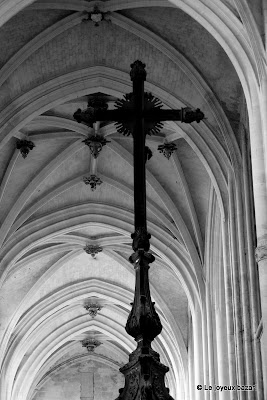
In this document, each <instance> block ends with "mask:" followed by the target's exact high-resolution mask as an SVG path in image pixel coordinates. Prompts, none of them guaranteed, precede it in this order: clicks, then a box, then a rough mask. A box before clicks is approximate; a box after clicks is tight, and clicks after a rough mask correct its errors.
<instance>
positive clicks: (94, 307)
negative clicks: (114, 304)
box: [84, 303, 103, 318]
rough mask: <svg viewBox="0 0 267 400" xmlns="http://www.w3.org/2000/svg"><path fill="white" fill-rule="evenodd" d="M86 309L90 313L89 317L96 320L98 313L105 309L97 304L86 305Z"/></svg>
mask: <svg viewBox="0 0 267 400" xmlns="http://www.w3.org/2000/svg"><path fill="white" fill-rule="evenodd" d="M84 308H85V309H86V310H87V311H88V313H89V315H90V316H91V317H92V318H95V317H96V316H97V313H98V311H100V310H101V309H102V308H103V307H101V306H100V305H99V304H97V303H87V304H85V305H84Z"/></svg>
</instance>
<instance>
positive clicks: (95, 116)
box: [73, 107, 133, 126]
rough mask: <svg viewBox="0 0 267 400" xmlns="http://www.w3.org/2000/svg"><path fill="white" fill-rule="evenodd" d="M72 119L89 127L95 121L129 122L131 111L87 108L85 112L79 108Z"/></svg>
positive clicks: (131, 115)
mask: <svg viewBox="0 0 267 400" xmlns="http://www.w3.org/2000/svg"><path fill="white" fill-rule="evenodd" d="M73 118H74V119H75V120H76V121H77V122H79V123H81V122H83V123H84V124H86V125H89V126H91V125H92V124H93V123H95V122H96V121H129V120H131V119H133V112H132V111H131V110H101V109H100V110H99V109H94V108H93V107H88V108H87V109H86V110H83V111H82V110H81V109H80V108H79V109H78V110H77V111H76V112H75V113H74V114H73Z"/></svg>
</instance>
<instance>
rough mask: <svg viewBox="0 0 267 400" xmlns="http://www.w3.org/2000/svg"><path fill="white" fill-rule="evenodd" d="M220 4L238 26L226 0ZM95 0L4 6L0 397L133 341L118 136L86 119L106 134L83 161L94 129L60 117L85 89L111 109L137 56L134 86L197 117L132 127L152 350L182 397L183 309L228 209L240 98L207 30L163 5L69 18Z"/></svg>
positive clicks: (35, 393) (193, 298) (43, 386)
mask: <svg viewBox="0 0 267 400" xmlns="http://www.w3.org/2000/svg"><path fill="white" fill-rule="evenodd" d="M177 3H181V2H177ZM185 3H187V2H185ZM188 3H191V2H190V1H188ZM198 3H200V2H198ZM215 3H218V1H217V2H215ZM219 3H221V2H219ZM222 3H223V5H222V7H223V9H224V11H225V12H226V13H229V15H231V21H234V22H235V23H236V24H237V26H238V27H239V28H240V30H242V29H244V28H243V25H242V22H241V20H240V18H239V17H238V15H239V14H238V10H237V8H236V7H235V6H234V5H233V4H234V3H232V2H230V1H229V2H228V1H224V2H222ZM23 4H25V5H27V7H25V8H23V9H22V8H21V10H20V9H19V7H22V6H23ZM95 4H96V2H92V1H82V0H75V1H66V0H64V1H63V0H58V1H48V0H43V1H41V0H39V1H36V2H31V3H30V2H26V1H24V2H23V1H22V2H21V4H20V6H18V8H17V13H16V15H14V16H13V17H12V18H10V19H8V16H9V15H10V14H9V12H11V11H8V10H7V11H6V14H5V15H3V18H6V19H8V20H7V22H6V23H5V24H4V25H3V26H2V27H1V28H0V42H1V46H2V51H1V56H0V85H1V92H0V125H1V130H0V171H1V172H0V173H1V176H0V177H1V186H0V209H1V215H0V222H1V231H0V244H1V249H0V257H1V264H0V273H1V276H0V282H1V285H2V289H1V305H0V307H1V314H2V327H3V328H2V330H1V331H0V335H1V336H0V338H1V350H0V351H1V360H2V371H4V372H3V382H4V383H5V384H4V386H2V389H1V390H2V395H3V399H6V400H16V399H19V400H22V399H23V400H24V399H25V400H26V399H27V400H39V399H42V398H43V399H45V400H46V398H45V397H42V396H45V391H46V390H47V393H48V388H49V385H50V386H51V385H52V386H53V385H55V381H56V380H57V379H58V380H59V381H60V380H61V379H62V374H64V371H66V370H68V371H69V373H70V376H71V379H72V382H74V383H73V384H75V382H76V380H77V374H78V372H79V371H80V369H81V367H82V366H83V365H84V363H86V362H88V360H94V362H95V363H96V365H97V371H98V372H97V373H98V374H99V376H100V372H101V371H102V369H103V368H104V367H103V366H106V367H107V366H108V368H110V371H113V370H114V371H117V370H118V367H119V366H120V365H122V364H123V363H125V362H126V361H127V356H128V354H129V353H130V352H131V351H132V350H133V349H134V343H133V341H132V339H131V338H128V336H127V334H126V333H125V331H124V326H125V323H126V319H127V315H128V312H129V310H130V306H129V303H130V302H131V301H132V298H133V290H134V279H133V276H134V275H133V269H132V266H131V265H130V264H129V262H128V256H129V255H130V252H131V246H130V233H132V231H133V173H132V171H133V168H132V166H133V159H132V143H131V138H126V137H123V136H121V135H119V134H118V133H117V131H116V128H115V126H114V124H112V123H110V124H106V125H105V124H101V125H100V129H99V133H100V134H101V135H103V136H105V138H106V139H108V140H110V143H108V144H107V145H106V146H105V147H104V148H103V150H102V151H101V153H100V155H99V156H98V158H97V160H95V161H94V160H93V159H92V157H91V156H90V153H89V149H88V147H87V146H85V144H84V143H83V142H82V141H83V140H84V139H85V138H86V137H87V136H88V134H89V133H92V132H93V129H92V128H88V127H86V126H84V125H81V124H78V123H76V122H75V121H74V120H73V118H72V115H73V113H74V112H75V111H76V110H77V108H79V107H80V108H85V107H86V105H87V100H88V96H93V95H94V94H98V95H99V96H101V97H102V98H104V99H105V100H107V101H108V104H109V107H111V108H112V107H114V102H115V101H116V99H119V98H122V96H123V95H124V94H125V93H128V92H129V91H130V90H131V82H130V79H129V66H130V63H131V62H133V61H134V60H135V59H141V60H142V61H143V62H145V63H146V66H147V67H146V68H147V72H148V75H147V82H146V84H145V88H146V91H149V92H151V93H152V94H153V95H154V96H156V97H158V98H159V99H160V100H161V101H162V103H163V104H164V107H165V108H167V107H169V108H177V107H186V106H189V107H193V108H196V107H199V108H200V109H201V110H202V111H203V112H204V113H205V116H206V117H207V119H206V120H205V121H203V122H201V123H200V124H195V123H194V124H192V125H186V126H184V125H182V124H181V123H174V122H172V123H165V124H164V127H163V129H162V131H161V133H160V134H158V135H155V136H151V137H148V138H147V144H148V146H149V147H150V148H151V150H152V152H153V157H152V159H151V160H150V161H148V162H147V209H148V227H149V232H150V233H151V235H152V239H151V249H152V251H153V253H154V254H155V257H156V262H155V263H154V264H153V266H152V267H151V273H150V278H151V285H152V290H151V292H152V297H153V299H154V300H155V302H156V307H157V310H158V312H159V315H160V317H161V320H162V323H163V328H164V329H163V333H162V335H160V337H159V339H157V340H156V341H155V342H156V343H155V350H156V351H158V352H159V353H160V355H161V360H162V362H163V363H164V364H166V365H168V366H169V367H170V373H169V374H168V386H169V388H170V391H171V394H172V396H174V397H175V398H181V399H184V398H185V397H184V396H185V392H186V383H185V371H186V370H187V366H188V353H187V348H188V341H189V339H190V338H189V335H188V332H189V329H190V324H192V321H191V315H192V316H194V310H196V309H198V308H201V307H202V304H203V302H204V301H205V283H206V276H205V273H206V264H207V258H209V260H211V259H212V255H211V254H210V253H209V251H208V250H207V249H208V248H209V245H210V243H213V242H214V240H215V239H214V232H215V230H216V227H215V223H214V221H219V220H220V218H222V220H223V219H224V218H226V217H227V215H228V185H229V176H231V174H233V171H234V169H235V168H236V167H238V166H239V165H240V164H241V161H242V160H241V152H240V147H239V146H240V130H239V119H240V113H241V112H242V107H243V106H244V94H243V90H242V88H241V83H240V77H238V75H237V73H236V71H235V69H234V67H233V65H232V63H231V61H230V59H229V58H228V56H227V55H226V53H225V52H224V50H223V48H222V47H221V46H220V45H219V43H218V42H217V41H216V40H215V39H214V38H213V36H212V35H211V34H210V33H209V32H208V31H207V30H206V29H204V28H203V27H202V26H201V25H200V23H198V22H197V21H196V20H195V19H193V18H191V17H190V16H189V15H188V14H187V13H186V9H185V8H183V7H184V6H181V8H177V6H176V5H175V2H174V1H173V2H169V1H163V0H160V1H156V0H155V1H115V0H114V1H113V0H110V1H103V2H97V4H98V6H99V7H100V9H101V11H102V12H104V13H107V14H106V20H103V21H101V22H100V24H99V26H98V27H95V26H94V23H93V22H90V21H84V18H85V17H86V15H87V14H86V13H89V12H92V11H93V9H94V6H95ZM0 21H1V20H0ZM199 22H200V21H199ZM11 33H12V34H11ZM226 78H227V79H226ZM24 138H26V139H27V140H31V141H32V142H34V144H35V147H34V148H33V150H31V151H30V153H29V154H28V156H27V157H26V158H25V159H23V158H22V156H21V154H20V151H19V150H18V149H16V140H17V139H24ZM164 140H167V141H169V142H175V144H176V146H177V150H176V151H175V153H174V154H173V155H172V157H171V158H170V160H167V159H166V158H165V157H164V156H163V155H162V154H160V153H159V152H158V151H157V147H158V145H160V144H162V143H163V141H164ZM92 166H94V168H95V169H96V175H97V176H98V177H100V178H101V180H102V182H103V183H102V184H101V185H100V186H99V187H97V189H96V190H95V191H91V190H90V187H88V186H86V185H85V184H84V182H83V177H84V176H87V175H88V174H89V173H90V171H91V169H92ZM218 224H219V223H218ZM86 244H96V245H99V246H101V247H102V248H103V252H101V253H99V254H97V256H96V258H95V259H93V258H92V257H91V256H90V255H88V254H86V253H85V252H84V250H83V248H84V247H85V245H86ZM88 298H94V299H97V301H99V302H102V303H101V304H103V308H102V309H101V311H100V312H99V314H98V315H97V316H96V318H94V319H91V318H90V316H89V315H88V313H87V312H86V310H85V309H84V307H83V306H84V302H85V301H86V300H87V299H88ZM90 335H94V336H95V337H96V338H99V340H100V341H102V343H103V344H102V345H101V346H99V347H98V348H97V349H96V350H95V351H94V353H92V354H88V352H87V351H86V349H84V348H82V346H81V340H82V339H84V338H86V337H87V336H90ZM68 368H69V369H68ZM101 368H102V369H101ZM101 373H104V372H103V371H102V372H101ZM110 374H111V372H110ZM75 379H76V380H75ZM114 379H115V378H114ZM116 379H117V381H116V385H117V386H118V384H119V383H120V382H119V378H116ZM116 385H115V386H116ZM117 386H116V388H115V389H116V390H115V389H114V390H115V392H114V393H116V391H117V389H118V388H117ZM118 387H119V386H118ZM109 396H110V393H109ZM102 397H105V395H104V394H103V393H102ZM1 398H2V397H1ZM114 398H115V397H114Z"/></svg>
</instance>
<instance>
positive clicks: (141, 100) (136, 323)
mask: <svg viewBox="0 0 267 400" xmlns="http://www.w3.org/2000/svg"><path fill="white" fill-rule="evenodd" d="M130 77H131V80H132V82H133V91H132V93H130V94H127V95H125V96H124V99H122V100H118V101H117V103H116V107H117V109H116V110H108V109H107V108H106V107H92V106H89V107H87V109H86V110H84V111H82V110H81V109H78V110H77V111H76V112H75V113H74V115H73V117H74V118H75V119H76V121H77V122H82V123H85V124H86V125H88V126H92V124H93V123H95V122H96V121H114V122H115V125H116V126H117V130H118V132H120V133H122V134H124V135H130V134H132V136H133V147H134V225H135V232H134V233H133V234H132V235H131V238H132V239H133V243H132V248H133V250H134V253H133V254H132V255H131V256H130V258H129V260H130V262H131V263H132V264H133V265H134V268H135V275H136V280H135V294H134V301H133V303H131V305H132V309H131V312H130V314H129V316H128V320H127V323H126V327H125V329H126V332H127V333H128V334H129V335H131V336H132V337H133V338H134V339H135V341H136V342H137V348H136V350H134V351H133V353H131V354H130V356H129V363H127V364H126V365H124V366H123V367H122V368H120V371H121V372H122V373H123V374H124V376H125V386H124V388H122V389H120V390H119V392H120V394H119V397H118V399H116V400H135V399H138V400H139V399H141V400H165V399H166V400H167V399H168V400H171V399H172V397H171V396H170V394H169V390H168V388H166V386H165V382H164V378H165V374H166V372H168V370H169V368H168V367H166V366H165V365H163V364H161V363H160V357H159V354H158V353H157V352H155V351H154V350H153V349H152V347H151V343H152V341H153V340H154V339H155V338H156V337H157V336H158V335H159V334H160V332H161V330H162V325H161V322H160V318H159V316H158V314H157V312H156V310H155V307H154V303H153V302H152V300H151V296H150V289H149V277H148V270H149V264H151V263H152V262H153V261H154V260H155V258H154V256H153V254H152V253H150V252H149V248H150V242H149V239H150V238H151V235H150V234H149V233H148V231H147V218H146V161H147V159H149V157H150V156H151V154H152V153H151V151H150V150H149V148H148V147H147V146H146V143H145V141H146V135H147V134H151V133H157V132H159V130H160V128H161V127H162V126H163V125H162V122H163V121H181V122H185V123H191V122H194V121H196V122H200V121H201V120H202V119H203V118H204V114H203V113H202V112H201V111H200V110H199V109H196V110H192V109H190V108H188V107H186V108H182V109H180V110H164V109H162V104H161V102H160V101H159V100H158V99H156V98H155V97H154V96H152V94H150V93H146V92H145V91H144V82H145V80H146V70H145V64H143V63H142V62H141V61H139V60H137V61H135V62H134V63H133V64H131V72H130Z"/></svg>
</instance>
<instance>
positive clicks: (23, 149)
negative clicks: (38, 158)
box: [16, 139, 35, 158]
mask: <svg viewBox="0 0 267 400" xmlns="http://www.w3.org/2000/svg"><path fill="white" fill-rule="evenodd" d="M16 147H17V149H18V150H20V153H21V155H22V157H23V158H26V157H27V155H28V154H29V152H30V150H32V149H33V148H34V147H35V144H34V143H33V142H32V141H30V140H26V139H18V140H17V142H16Z"/></svg>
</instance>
